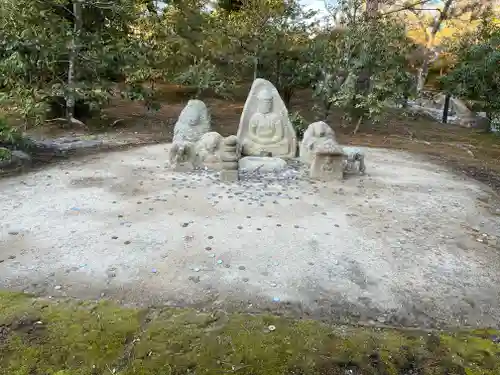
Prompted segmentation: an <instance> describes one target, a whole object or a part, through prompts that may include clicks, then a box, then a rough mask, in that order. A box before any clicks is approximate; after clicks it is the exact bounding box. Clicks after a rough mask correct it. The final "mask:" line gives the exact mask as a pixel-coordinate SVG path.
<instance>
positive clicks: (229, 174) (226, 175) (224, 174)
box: [219, 170, 240, 182]
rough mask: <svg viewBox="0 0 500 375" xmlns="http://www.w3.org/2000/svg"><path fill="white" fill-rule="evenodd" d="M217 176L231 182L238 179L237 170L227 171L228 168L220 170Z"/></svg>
mask: <svg viewBox="0 0 500 375" xmlns="http://www.w3.org/2000/svg"><path fill="white" fill-rule="evenodd" d="M219 178H220V180H221V181H225V182H232V181H238V180H239V179H240V177H239V174H238V171H237V170H236V171H234V170H233V171H228V170H222V171H220V173H219Z"/></svg>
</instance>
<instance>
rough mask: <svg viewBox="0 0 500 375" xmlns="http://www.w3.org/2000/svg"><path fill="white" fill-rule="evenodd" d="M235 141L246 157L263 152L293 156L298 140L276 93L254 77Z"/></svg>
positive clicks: (272, 87) (267, 83)
mask: <svg viewBox="0 0 500 375" xmlns="http://www.w3.org/2000/svg"><path fill="white" fill-rule="evenodd" d="M238 141H239V143H240V146H241V153H242V154H243V155H245V156H260V155H261V154H262V153H263V152H264V153H266V155H269V154H268V153H271V155H272V156H274V157H283V158H293V157H294V156H295V152H296V148H297V137H296V134H295V129H294V128H293V126H292V124H291V122H290V119H289V118H288V110H287V109H286V107H285V103H284V102H283V100H282V99H281V97H280V96H279V93H278V90H276V88H275V87H274V86H273V85H272V84H271V83H270V82H269V81H266V80H265V79H261V78H257V79H256V80H255V81H254V83H253V84H252V88H251V89H250V93H249V95H248V98H247V101H246V102H245V106H244V108H243V113H242V114H241V118H240V124H239V128H238Z"/></svg>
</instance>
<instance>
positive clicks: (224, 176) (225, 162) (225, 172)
mask: <svg viewBox="0 0 500 375" xmlns="http://www.w3.org/2000/svg"><path fill="white" fill-rule="evenodd" d="M239 158H240V155H238V138H237V137H236V136H235V135H230V136H229V137H226V138H224V141H223V146H222V153H221V160H222V170H221V172H220V179H221V180H222V181H238V179H239V176H238V160H239Z"/></svg>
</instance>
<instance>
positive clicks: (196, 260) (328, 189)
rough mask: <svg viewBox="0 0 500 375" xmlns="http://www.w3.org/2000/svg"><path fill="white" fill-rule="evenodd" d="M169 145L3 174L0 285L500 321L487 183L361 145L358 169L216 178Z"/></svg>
mask: <svg viewBox="0 0 500 375" xmlns="http://www.w3.org/2000/svg"><path fill="white" fill-rule="evenodd" d="M167 147H168V146H166V145H155V146H147V147H142V148H138V149H133V150H129V151H126V152H116V153H110V154H101V155H94V156H92V157H87V158H86V159H82V160H76V161H71V162H66V163H61V164H58V165H55V166H53V167H51V168H49V169H46V170H42V171H38V172H35V173H31V174H27V175H24V176H18V177H12V178H7V179H3V180H1V181H0V202H1V203H0V223H2V226H1V233H0V236H1V237H0V260H1V261H2V262H1V263H0V274H1V275H2V278H1V280H0V287H1V288H8V289H15V290H24V291H29V292H35V293H38V294H42V295H54V296H59V295H68V296H75V297H82V298H99V297H101V296H103V297H105V298H112V299H116V300H119V301H123V302H126V303H138V304H151V303H163V304H203V305H206V304H207V302H210V303H212V304H214V305H215V306H223V307H227V308H231V307H234V308H238V309H244V310H253V309H259V310H260V309H262V308H271V309H279V310H282V311H289V312H292V313H293V312H297V313H300V314H304V313H306V314H312V315H314V316H326V317H333V318H335V319H340V320H348V321H352V320H354V321H358V320H361V321H369V320H374V321H378V322H379V323H387V324H403V325H421V326H434V325H436V324H445V325H452V326H455V325H481V326H488V325H497V324H498V321H500V309H499V308H498V307H499V306H500V296H499V295H498V285H500V253H499V251H498V250H499V246H498V243H497V240H498V239H497V238H496V237H495V235H498V233H500V220H499V217H498V216H493V215H491V213H490V212H489V210H488V208H487V207H484V204H483V203H482V202H484V201H486V200H487V199H486V198H487V197H488V196H489V194H490V191H489V190H488V189H487V188H486V187H484V186H482V185H479V184H477V183H476V182H474V181H472V180H465V179H464V178H463V177H460V176H456V175H453V174H451V173H449V172H447V171H446V170H445V169H443V168H442V167H438V166H435V165H433V164H431V163H429V162H426V161H424V160H423V159H421V158H420V157H417V156H413V155H410V154H407V153H401V152H396V151H390V150H383V149H369V150H367V159H368V161H369V164H368V168H369V169H368V175H367V176H365V177H353V178H350V179H348V180H347V181H345V182H344V183H335V184H333V183H332V184H323V183H316V184H315V183H312V182H310V181H308V180H307V179H306V178H304V177H303V175H302V172H300V171H298V172H297V171H295V170H293V169H292V170H289V171H287V173H286V174H285V175H284V176H286V178H285V177H284V176H282V178H280V180H279V181H274V182H265V181H263V180H262V179H253V180H245V181H241V183H240V184H230V185H225V184H221V183H219V182H218V179H217V176H216V175H215V174H213V173H210V172H207V171H200V172H193V173H191V174H184V175H183V174H178V173H177V174H176V173H172V172H170V171H169V170H168V169H166V168H165V160H166V155H167Z"/></svg>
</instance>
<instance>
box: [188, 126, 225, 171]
mask: <svg viewBox="0 0 500 375" xmlns="http://www.w3.org/2000/svg"><path fill="white" fill-rule="evenodd" d="M223 140H224V137H222V135H220V134H219V133H217V132H208V133H205V134H203V135H202V137H201V139H200V140H199V141H198V142H196V146H195V147H196V159H197V164H199V165H207V164H208V165H211V166H214V165H216V164H220V162H221V158H220V153H221V149H222V142H223Z"/></svg>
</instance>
